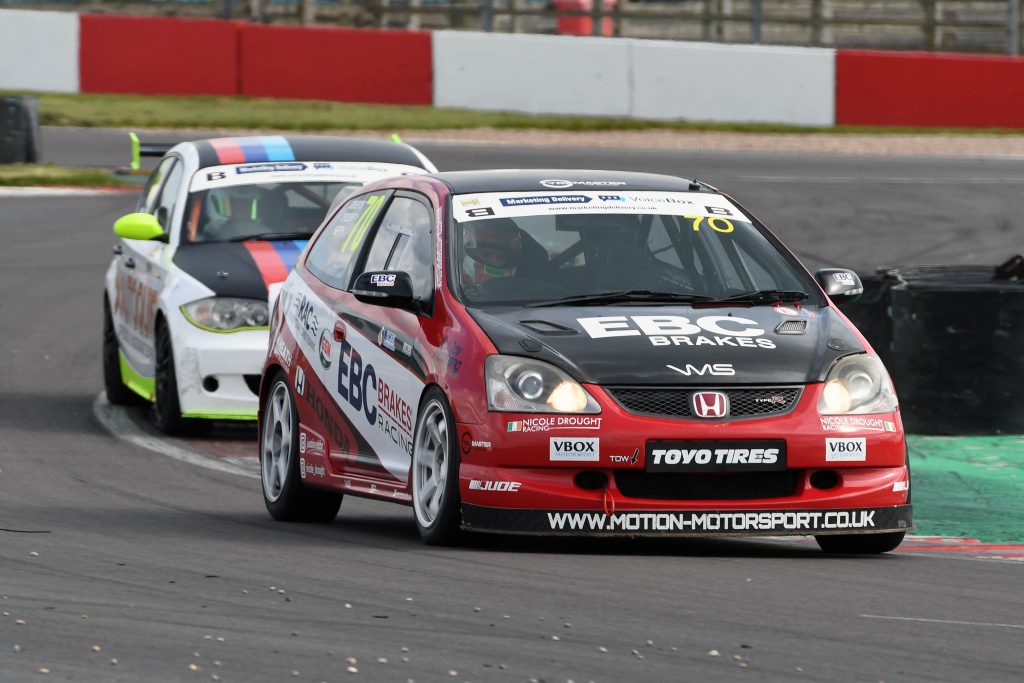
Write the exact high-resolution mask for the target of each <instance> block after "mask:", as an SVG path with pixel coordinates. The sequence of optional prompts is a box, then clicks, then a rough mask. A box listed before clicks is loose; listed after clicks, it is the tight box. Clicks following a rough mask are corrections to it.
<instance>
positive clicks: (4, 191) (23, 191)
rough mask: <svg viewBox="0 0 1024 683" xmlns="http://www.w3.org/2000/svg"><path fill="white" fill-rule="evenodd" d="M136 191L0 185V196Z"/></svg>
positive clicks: (98, 195) (110, 188) (95, 194)
mask: <svg viewBox="0 0 1024 683" xmlns="http://www.w3.org/2000/svg"><path fill="white" fill-rule="evenodd" d="M140 187H141V185H140ZM138 191H139V189H138V188H136V187H128V188H123V189H122V188H119V187H0V197H25V198H39V197H100V196H105V195H115V194H124V193H125V192H135V193H137V192H138Z"/></svg>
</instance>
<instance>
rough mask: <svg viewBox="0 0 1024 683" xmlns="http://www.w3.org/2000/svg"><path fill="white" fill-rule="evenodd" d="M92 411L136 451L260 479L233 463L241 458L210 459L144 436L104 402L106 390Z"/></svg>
mask: <svg viewBox="0 0 1024 683" xmlns="http://www.w3.org/2000/svg"><path fill="white" fill-rule="evenodd" d="M92 412H93V414H94V415H96V419H97V420H99V421H100V424H102V425H103V426H104V427H106V428H107V429H108V430H110V433H111V434H113V435H114V436H116V437H117V438H119V439H122V440H124V441H127V442H128V443H130V444H133V445H135V446H138V447H139V448H145V449H146V450H149V451H153V452H154V453H159V454H160V455H166V456H167V457H168V458H174V459H175V460H180V461H181V462H187V463H189V464H190V465H198V466H199V467H205V468H207V469H210V470H217V471H218V472H226V473H228V474H235V475H238V476H240V477H248V478H250V479H259V478H260V475H259V472H258V471H256V472H254V471H253V467H252V464H250V466H249V467H243V466H242V464H241V463H239V462H236V461H237V460H240V458H225V459H219V458H211V457H208V456H204V455H200V454H199V453H194V452H192V451H190V450H187V449H184V448H181V447H180V446H175V445H174V444H172V443H167V442H166V441H164V440H163V439H160V438H158V437H155V436H152V435H150V434H147V433H146V432H144V431H142V430H141V429H139V428H138V426H136V424H135V423H134V422H132V419H131V418H130V417H128V415H127V414H126V413H125V411H124V409H122V408H119V407H118V406H113V405H111V404H110V403H109V402H107V392H105V391H101V392H100V393H99V395H97V396H96V400H95V401H93V404H92Z"/></svg>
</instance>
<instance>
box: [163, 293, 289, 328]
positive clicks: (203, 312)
mask: <svg viewBox="0 0 1024 683" xmlns="http://www.w3.org/2000/svg"><path fill="white" fill-rule="evenodd" d="M181 312H182V313H184V314H185V317H186V318H188V321H189V322H190V323H192V324H193V325H195V326H196V327H201V328H202V329H204V330H208V331H210V332H237V331H239V330H251V329H253V328H265V327H266V326H267V324H268V322H269V321H270V314H269V312H268V311H267V302H266V301H259V300H257V299H232V298H229V297H216V296H215V297H210V298H209V299H200V300H199V301H193V302H192V303H188V304H185V305H184V306H182V307H181Z"/></svg>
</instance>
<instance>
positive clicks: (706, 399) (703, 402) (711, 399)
mask: <svg viewBox="0 0 1024 683" xmlns="http://www.w3.org/2000/svg"><path fill="white" fill-rule="evenodd" d="M693 414H694V415H696V416H697V417H725V416H727V415H728V414H729V397H728V396H726V395H725V394H723V393H722V392H720V391H698V392H697V393H695V394H694V395H693Z"/></svg>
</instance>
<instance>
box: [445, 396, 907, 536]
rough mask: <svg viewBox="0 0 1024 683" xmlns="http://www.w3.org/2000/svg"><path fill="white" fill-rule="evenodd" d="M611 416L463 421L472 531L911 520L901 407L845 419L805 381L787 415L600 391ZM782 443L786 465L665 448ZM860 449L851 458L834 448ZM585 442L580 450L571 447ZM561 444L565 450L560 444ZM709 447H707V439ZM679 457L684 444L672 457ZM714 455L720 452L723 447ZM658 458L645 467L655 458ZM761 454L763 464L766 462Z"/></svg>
mask: <svg viewBox="0 0 1024 683" xmlns="http://www.w3.org/2000/svg"><path fill="white" fill-rule="evenodd" d="M587 389H588V391H590V392H591V393H592V394H593V395H595V396H597V397H598V400H599V402H600V403H601V405H602V412H601V413H600V414H599V415H593V416H589V417H585V418H580V417H573V416H569V418H568V419H566V420H559V419H557V417H556V418H551V417H548V418H546V419H540V420H538V419H537V418H536V417H532V418H531V417H530V416H527V415H519V414H509V413H489V414H488V419H487V420H486V421H485V422H482V423H474V424H469V423H457V428H458V436H459V444H460V447H461V453H462V461H461V465H460V473H459V477H460V494H461V500H462V504H463V525H464V526H465V527H466V528H467V529H472V530H474V531H494V532H504V533H523V534H554V535H566V534H568V535H574V534H575V535H603V536H608V535H613V536H617V535H622V536H638V535H674V536H721V535H745V536H750V535H762V536H767V535H824V534H861V533H886V532H899V531H908V530H910V529H912V528H913V515H912V508H911V506H910V472H909V470H908V468H907V451H906V441H905V439H904V435H903V427H902V423H901V421H900V416H899V412H898V411H897V412H894V413H889V414H884V415H872V416H866V417H865V418H860V417H857V418H856V419H842V420H837V419H834V418H830V417H822V416H820V415H819V414H818V409H817V405H818V398H819V394H820V391H821V385H814V384H812V385H807V386H806V387H805V389H804V391H803V395H802V397H801V399H800V400H799V402H798V403H797V405H796V406H795V407H794V408H793V409H792V410H791V412H788V413H786V414H781V415H777V416H773V417H766V418H759V419H737V420H729V421H700V420H695V419H675V418H658V417H651V416H643V415H636V414H632V413H629V412H627V411H625V410H624V409H622V408H620V407H619V406H618V404H616V403H615V402H614V401H612V400H611V399H609V398H608V396H607V395H606V394H605V393H604V392H603V391H602V390H601V388H600V387H593V386H588V387H587ZM769 441H771V442H773V443H774V444H776V445H778V444H779V443H781V442H784V444H785V457H784V460H783V463H784V464H783V465H782V466H781V467H780V466H778V465H773V466H771V467H762V466H760V465H757V466H753V467H745V468H743V469H740V468H739V467H735V468H729V467H718V468H711V467H705V468H701V467H689V468H685V469H684V468H677V469H671V468H670V470H669V471H666V469H665V468H664V467H661V466H660V465H659V463H658V462H657V461H656V460H654V459H653V457H652V455H653V454H656V453H658V452H660V453H662V454H664V453H665V451H663V450H662V451H658V450H657V449H658V448H659V447H661V446H663V445H664V444H665V443H669V444H677V445H675V446H670V447H674V448H685V447H687V445H688V444H694V443H700V444H707V443H708V442H718V443H719V444H720V445H722V446H729V444H730V442H733V443H736V444H738V445H737V448H739V447H743V446H747V445H755V446H756V445H757V444H761V445H768V444H767V442H769ZM835 442H840V443H843V444H850V445H857V446H859V448H858V453H857V454H856V455H849V456H847V455H845V454H842V455H840V456H838V457H837V456H836V455H835V454H834V453H831V454H830V448H829V445H830V444H831V443H835ZM567 443H579V444H580V448H581V449H583V448H584V447H586V448H585V449H584V450H582V452H581V453H580V456H579V457H576V456H575V455H574V453H569V452H568V451H567V449H568V446H566V445H565V444H567ZM559 444H562V445H559ZM701 447H704V446H701ZM675 452H676V453H678V451H675ZM716 452H717V451H716ZM649 458H652V462H651V463H650V465H649V464H648V462H647V461H648V459H649ZM759 462H763V461H759Z"/></svg>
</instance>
